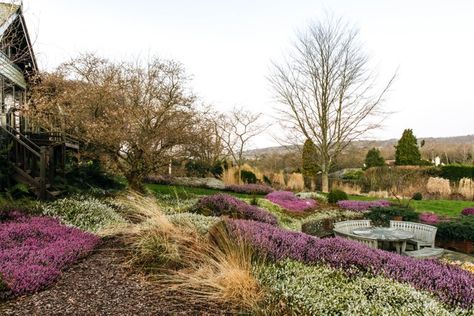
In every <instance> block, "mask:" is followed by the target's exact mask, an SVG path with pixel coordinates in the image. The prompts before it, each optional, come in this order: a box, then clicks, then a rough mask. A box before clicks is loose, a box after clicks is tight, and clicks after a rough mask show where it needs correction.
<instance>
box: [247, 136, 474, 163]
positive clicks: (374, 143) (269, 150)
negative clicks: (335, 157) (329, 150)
mask: <svg viewBox="0 0 474 316" xmlns="http://www.w3.org/2000/svg"><path fill="white" fill-rule="evenodd" d="M418 140H419V141H421V140H424V141H425V144H426V145H425V146H429V147H431V148H433V147H440V146H443V145H473V146H474V134H473V135H466V136H453V137H419V138H418ZM397 142H398V139H395V138H393V139H387V140H360V141H356V142H353V143H352V146H353V147H355V148H360V149H365V148H372V147H376V148H380V149H390V150H391V149H393V146H395V145H396V144H397ZM294 149H296V146H274V147H266V148H258V149H253V150H249V151H247V152H245V156H246V157H247V158H252V157H256V156H263V155H269V154H282V153H285V152H288V151H292V150H294Z"/></svg>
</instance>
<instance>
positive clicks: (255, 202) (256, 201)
mask: <svg viewBox="0 0 474 316" xmlns="http://www.w3.org/2000/svg"><path fill="white" fill-rule="evenodd" d="M250 205H254V206H259V205H258V199H257V197H256V196H255V195H252V199H251V200H250Z"/></svg>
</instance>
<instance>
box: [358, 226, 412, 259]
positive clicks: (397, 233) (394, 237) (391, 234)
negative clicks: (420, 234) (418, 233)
mask: <svg viewBox="0 0 474 316" xmlns="http://www.w3.org/2000/svg"><path fill="white" fill-rule="evenodd" d="M352 233H353V234H354V235H357V236H361V237H364V238H369V239H374V240H377V241H388V242H390V243H393V244H394V245H395V249H396V250H397V253H399V254H401V253H402V252H405V248H406V245H407V240H408V239H412V238H413V237H415V235H414V234H413V233H411V232H408V231H406V230H401V229H396V228H389V227H367V228H357V229H354V230H353V231H352Z"/></svg>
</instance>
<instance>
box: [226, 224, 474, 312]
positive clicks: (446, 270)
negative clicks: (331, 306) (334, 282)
mask: <svg viewBox="0 0 474 316" xmlns="http://www.w3.org/2000/svg"><path fill="white" fill-rule="evenodd" d="M225 223H226V225H227V228H228V230H229V232H230V233H231V235H233V236H235V238H242V239H243V240H244V241H247V242H249V243H250V244H252V245H253V246H254V247H255V249H256V250H257V251H260V253H262V254H263V255H265V256H266V257H267V258H269V259H273V260H277V261H278V260H282V259H286V258H288V259H292V260H296V261H300V262H302V263H306V264H319V263H325V264H327V265H329V266H331V267H333V268H338V269H342V270H343V271H344V272H345V273H346V274H347V275H364V274H365V273H369V274H373V275H381V276H384V277H387V278H389V279H393V280H395V281H398V282H402V283H409V284H411V285H412V286H413V287H414V288H416V289H418V290H426V291H429V292H431V293H432V294H433V295H435V296H437V297H438V298H439V299H440V300H441V301H443V302H445V303H447V304H450V305H452V306H459V307H462V308H471V307H472V305H473V304H474V291H473V288H472V285H473V284H474V275H472V274H471V273H469V272H467V271H464V270H462V269H460V268H458V267H455V266H451V265H446V264H444V263H441V262H439V261H437V260H418V259H415V258H410V257H404V256H400V255H398V254H394V253H390V252H387V251H383V250H378V249H372V248H369V247H367V246H365V245H363V244H361V243H359V242H356V241H351V240H347V239H342V238H339V237H336V238H325V239H317V238H315V237H312V236H309V235H307V234H304V233H296V232H288V231H285V230H282V229H280V228H278V227H275V226H271V225H268V224H264V223H258V222H255V221H246V220H227V221H226V222H225Z"/></svg>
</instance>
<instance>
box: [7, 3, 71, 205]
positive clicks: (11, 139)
mask: <svg viewBox="0 0 474 316" xmlns="http://www.w3.org/2000/svg"><path fill="white" fill-rule="evenodd" d="M37 74H38V66H37V64H36V59H35V55H34V52H33V48H32V45H31V40H30V37H29V34H28V30H27V28H26V23H25V19H24V17H23V14H22V7H21V6H20V5H15V4H11V3H0V147H1V148H2V149H3V150H4V151H8V157H9V159H10V161H11V162H12V164H13V168H14V170H15V177H16V179H17V181H20V182H24V183H26V184H28V185H30V186H31V187H32V188H33V189H34V190H35V192H36V193H37V195H38V197H39V198H46V197H47V196H48V195H49V194H51V193H52V192H49V191H48V189H49V188H51V187H52V185H53V182H54V179H55V178H56V176H57V175H58V174H61V173H62V172H63V171H64V164H65V162H64V159H65V153H66V150H67V149H74V150H77V149H78V148H79V147H78V145H77V142H74V141H72V140H71V139H68V138H67V137H65V135H63V134H61V133H47V132H44V131H42V130H41V129H39V128H37V127H34V126H32V125H31V124H30V123H29V121H28V119H27V118H25V117H24V116H23V115H22V112H21V111H22V109H23V106H24V105H25V103H26V102H27V100H28V99H27V98H28V88H29V86H30V85H31V84H32V82H33V80H34V79H35V78H36V76H37Z"/></svg>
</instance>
